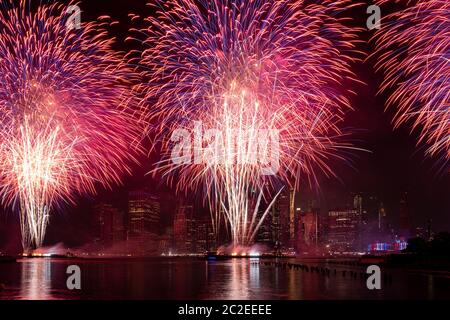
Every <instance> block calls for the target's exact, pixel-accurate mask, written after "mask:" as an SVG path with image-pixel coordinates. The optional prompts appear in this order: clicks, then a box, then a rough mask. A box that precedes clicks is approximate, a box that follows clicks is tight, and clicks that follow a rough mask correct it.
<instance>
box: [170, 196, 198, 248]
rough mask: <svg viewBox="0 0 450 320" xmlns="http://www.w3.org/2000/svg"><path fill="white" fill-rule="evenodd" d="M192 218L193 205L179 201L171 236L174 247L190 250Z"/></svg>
mask: <svg viewBox="0 0 450 320" xmlns="http://www.w3.org/2000/svg"><path fill="white" fill-rule="evenodd" d="M193 218H194V207H193V206H192V205H186V204H184V203H179V205H178V208H177V211H176V213H175V217H174V220H173V237H174V245H175V249H176V250H177V251H178V252H181V253H186V252H190V251H191V250H192V242H193V241H192V240H193V239H192V236H193V231H192V228H193V226H192V224H193Z"/></svg>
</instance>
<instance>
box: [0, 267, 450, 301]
mask: <svg viewBox="0 0 450 320" xmlns="http://www.w3.org/2000/svg"><path fill="white" fill-rule="evenodd" d="M274 262H275V261H274V260H265V259H262V260H260V259H258V258H253V259H231V260H224V261H205V260H199V259H195V258H176V259H174V258H172V259H170V258H164V259H163V258H149V259H105V260H82V259H51V258H42V259H19V260H18V261H17V262H16V263H2V264H0V283H2V284H3V286H4V288H3V290H1V291H0V299H37V300H42V299H295V300H321V299H325V300H329V299H450V290H449V288H450V277H449V274H448V273H443V274H439V275H436V274H435V275H432V274H422V273H420V272H415V271H407V270H383V272H385V273H388V274H389V276H390V277H391V280H390V281H383V284H382V289H381V290H368V289H367V287H366V283H365V280H364V279H361V278H360V277H359V276H358V277H355V278H353V277H351V276H350V272H351V270H354V271H355V273H356V272H358V274H360V272H362V271H363V269H362V268H358V267H350V266H342V265H335V264H329V263H327V262H325V261H324V260H317V261H311V260H308V261H306V262H305V261H302V260H297V259H290V260H281V261H280V262H281V263H282V264H284V263H305V264H306V265H310V266H319V267H323V268H329V269H330V270H332V272H331V273H330V275H326V274H323V273H321V272H319V271H318V272H313V271H312V270H309V271H305V270H299V269H295V268H288V267H286V265H284V267H277V266H276V264H275V263H274ZM74 264H75V265H78V266H80V268H81V273H82V276H81V284H82V288H81V290H73V291H70V290H68V289H67V288H66V279H67V277H68V275H66V269H67V267H68V266H69V265H74ZM334 269H336V270H337V271H336V274H334V272H333V270H334ZM343 270H347V274H346V276H344V275H343V273H342V271H343Z"/></svg>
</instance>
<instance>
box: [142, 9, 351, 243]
mask: <svg viewBox="0 0 450 320" xmlns="http://www.w3.org/2000/svg"><path fill="white" fill-rule="evenodd" d="M153 6H154V8H155V10H156V12H157V14H156V16H155V17H149V18H147V22H148V23H149V27H148V28H147V29H145V30H138V31H139V33H140V34H145V35H146V39H145V41H143V42H144V45H145V47H146V49H145V50H144V51H143V52H142V54H141V59H140V63H141V64H142V65H143V66H144V67H145V69H146V71H145V72H143V76H145V77H148V79H149V81H148V82H146V83H144V84H142V85H141V86H140V88H139V89H140V90H141V91H142V92H143V94H144V95H145V98H144V99H143V103H144V104H146V105H150V106H151V107H149V108H148V121H149V122H150V123H151V124H152V127H151V130H152V132H153V133H154V135H155V136H156V141H157V142H159V143H161V145H162V152H163V159H162V160H161V162H160V163H159V164H158V167H157V169H156V170H155V171H156V172H158V173H160V174H163V175H164V176H165V177H166V178H167V179H168V182H169V183H170V184H176V188H177V190H178V191H183V190H184V191H186V190H188V189H191V188H192V189H196V188H198V187H202V188H204V193H205V195H206V198H207V200H208V201H209V202H210V204H211V207H212V208H217V207H219V208H220V209H219V210H217V211H218V212H222V213H223V214H224V215H225V216H226V218H227V220H228V222H229V226H230V229H231V236H232V239H233V242H234V243H235V244H248V243H250V242H251V241H252V240H253V238H254V236H255V234H256V231H257V229H258V228H259V225H260V224H261V222H262V221H263V220H264V218H265V216H266V215H267V214H268V212H269V209H270V206H271V205H272V204H273V202H274V201H275V200H276V196H277V195H278V194H279V193H280V192H281V190H279V189H277V188H276V187H275V185H276V184H275V181H279V180H281V181H286V182H288V183H290V184H292V185H298V184H299V181H300V177H302V179H303V177H305V178H306V179H308V180H309V182H310V183H311V184H315V183H316V182H317V180H316V172H317V170H319V171H323V172H325V174H327V175H329V176H331V175H333V170H332V167H331V166H330V164H329V161H330V159H332V158H341V157H342V152H341V151H343V150H344V151H345V150H346V149H347V148H351V146H350V145H348V144H346V143H344V142H342V139H341V138H342V137H343V136H344V135H345V133H344V132H342V131H341V130H340V129H339V127H338V124H339V123H340V122H341V120H342V117H343V115H344V111H345V110H346V109H347V108H349V101H348V100H347V95H348V94H349V92H348V91H346V90H344V89H343V86H342V82H343V79H345V78H346V79H352V80H354V79H353V74H352V73H351V71H350V69H349V64H350V63H351V62H352V61H353V59H352V58H351V56H353V53H354V45H355V42H356V35H355V33H356V32H357V31H358V30H357V29H355V28H348V27H346V26H345V19H342V18H338V17H337V16H338V15H339V13H340V12H341V11H342V10H343V9H344V8H347V9H348V8H350V7H351V6H353V5H352V4H351V1H321V2H320V4H318V3H315V1H313V3H311V2H310V1H308V2H307V1H301V0H292V1H288V0H286V1H285V0H278V1H275V0H269V1H267V0H265V1H262V0H261V1H260V0H253V1H244V0H236V1H231V0H230V1H228V0H214V1H191V0H177V1H168V2H163V1H158V2H157V3H156V4H155V5H153ZM180 129H181V131H180ZM210 129H214V130H215V131H214V132H215V133H216V134H210V131H209V130H210ZM183 130H184V131H183ZM174 132H177V133H182V132H184V133H189V132H193V133H194V134H193V135H194V138H192V139H191V141H190V142H192V144H189V145H192V150H191V151H192V152H191V153H190V154H191V155H193V156H192V158H191V157H190V156H188V157H186V155H185V154H184V153H182V155H181V156H179V157H178V158H177V157H175V161H174V155H173V152H172V151H173V150H174V148H177V143H179V141H174V139H173V133H174ZM202 132H203V133H204V136H201V133H202ZM180 136H181V135H180ZM199 136H200V138H199ZM180 139H181V138H180ZM187 149H189V148H187ZM190 159H191V160H192V161H189V160H190ZM186 160H187V161H186ZM269 163H270V164H272V165H273V164H274V163H275V164H277V165H276V166H275V170H274V172H272V174H268V173H267V171H266V170H267V166H268V164H269ZM268 193H273V194H275V197H273V198H272V200H271V201H269V205H268V206H267V208H266V209H265V211H264V210H263V212H262V214H260V213H258V212H259V208H260V207H261V203H262V201H263V199H265V197H266V196H267V194H268ZM212 218H213V224H217V221H219V217H217V216H214V215H213V216H212ZM216 227H217V225H216ZM216 231H217V230H216Z"/></svg>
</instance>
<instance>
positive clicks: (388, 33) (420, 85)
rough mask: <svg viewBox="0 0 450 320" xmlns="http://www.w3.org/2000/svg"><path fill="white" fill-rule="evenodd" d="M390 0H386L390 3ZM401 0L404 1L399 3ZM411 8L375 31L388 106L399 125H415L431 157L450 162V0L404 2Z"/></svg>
mask: <svg viewBox="0 0 450 320" xmlns="http://www.w3.org/2000/svg"><path fill="white" fill-rule="evenodd" d="M385 2H387V1H386V0H383V1H380V4H384V3H385ZM399 2H401V1H399ZM403 2H404V3H405V4H406V8H405V9H403V10H401V11H399V12H395V13H393V14H391V15H389V16H386V18H384V19H383V25H382V28H381V29H380V31H378V32H377V34H376V35H375V40H376V45H377V50H376V53H375V54H376V55H377V56H378V57H380V59H379V61H378V63H377V69H378V70H381V69H382V70H384V73H385V78H384V81H383V83H382V87H381V91H386V90H387V89H389V88H392V89H393V90H392V94H391V95H390V97H389V100H388V101H387V106H388V107H392V108H396V111H395V117H394V125H395V127H398V126H400V125H402V124H412V128H413V130H415V129H417V130H418V131H419V132H420V138H419V143H420V142H425V143H426V144H427V145H428V149H427V153H428V154H429V155H431V156H434V155H438V154H440V155H442V156H443V158H444V162H448V161H449V160H450V100H449V98H450V34H449V32H450V20H449V15H450V3H449V2H448V1H445V0H418V1H403Z"/></svg>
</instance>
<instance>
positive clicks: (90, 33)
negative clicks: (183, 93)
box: [0, 1, 139, 249]
mask: <svg viewBox="0 0 450 320" xmlns="http://www.w3.org/2000/svg"><path fill="white" fill-rule="evenodd" d="M66 8H67V7H66V6H63V5H61V4H57V3H55V4H48V5H41V6H39V7H38V8H37V9H36V11H33V10H31V9H30V8H29V2H28V1H21V3H20V5H18V6H14V5H13V4H12V3H10V2H6V3H5V2H3V3H2V6H1V7H0V31H1V32H0V83H1V86H0V119H1V121H2V128H1V130H0V140H1V146H0V153H1V154H2V157H1V160H0V180H1V192H2V195H3V197H2V202H3V204H6V205H14V206H16V205H18V207H19V209H20V213H21V214H20V216H21V224H22V233H23V235H22V238H23V246H24V249H29V248H30V247H36V246H40V245H41V244H42V241H43V239H44V235H45V229H46V226H47V223H48V220H49V214H50V211H51V210H52V209H53V208H54V206H55V205H56V204H57V201H58V200H60V199H61V200H64V201H70V200H72V199H73V198H72V197H73V194H74V193H77V192H78V193H84V192H95V187H96V185H97V184H100V185H104V186H111V185H112V184H113V183H117V182H120V175H121V173H122V172H123V171H127V170H128V163H129V161H128V160H129V159H130V157H131V159H133V158H132V156H130V153H131V151H132V150H131V148H130V144H131V143H132V142H133V141H134V140H135V139H136V137H137V136H138V131H139V130H138V128H137V126H136V125H135V124H134V121H133V118H132V117H131V115H130V114H129V113H128V112H126V108H125V107H126V106H127V105H128V103H129V102H130V100H131V95H130V93H129V89H128V88H127V81H128V80H127V79H129V78H130V75H131V74H132V73H131V70H129V69H128V68H127V67H126V66H125V63H124V62H123V60H122V58H121V57H120V56H119V55H118V54H116V53H114V52H113V51H112V50H111V44H112V39H110V38H108V37H107V36H106V32H105V31H104V27H106V26H107V24H108V23H107V22H106V17H105V18H104V20H103V22H100V23H86V24H83V25H82V28H81V29H80V30H70V29H68V28H66V22H67V19H68V17H69V16H68V14H66Z"/></svg>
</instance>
